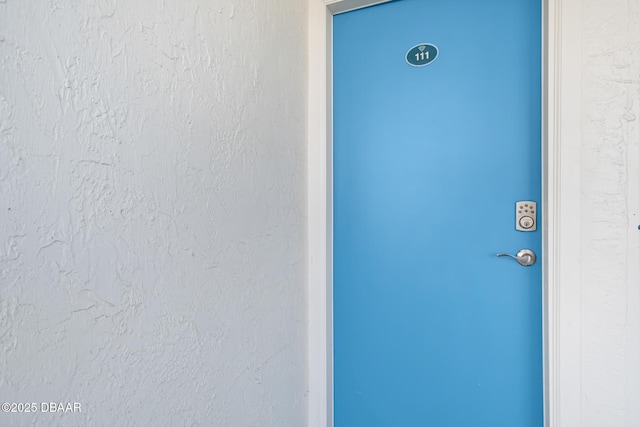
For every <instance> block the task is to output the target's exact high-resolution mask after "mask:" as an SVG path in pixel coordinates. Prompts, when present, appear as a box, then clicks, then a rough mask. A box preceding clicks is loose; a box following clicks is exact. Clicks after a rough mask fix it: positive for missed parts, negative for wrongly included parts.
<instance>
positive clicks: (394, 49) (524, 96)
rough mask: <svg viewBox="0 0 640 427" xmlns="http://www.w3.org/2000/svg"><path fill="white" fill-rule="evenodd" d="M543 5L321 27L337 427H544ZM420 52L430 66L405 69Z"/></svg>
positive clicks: (471, 5)
mask: <svg viewBox="0 0 640 427" xmlns="http://www.w3.org/2000/svg"><path fill="white" fill-rule="evenodd" d="M540 10H541V6H540V3H539V1H532V0H527V1H519V2H514V1H512V0H508V1H507V0H490V1H484V2H477V1H472V0H448V1H440V0H438V1H425V0H398V1H395V2H391V3H387V4H384V5H379V6H375V7H370V8H367V9H363V10H359V11H355V12H349V13H346V14H342V15H337V16H335V17H334V148H333V150H334V159H333V163H334V171H333V175H334V349H335V350H334V352H335V353H334V365H335V378H334V385H335V425H336V427H358V426H367V427H375V426H385V427H386V426H389V427H391V426H403V427H408V426H436V427H446V426H452V427H453V426H455V427H467V426H469V427H471V426H492V427H496V426H509V427H518V426H526V427H528V426H542V425H543V411H542V407H543V406H542V405H543V388H542V387H543V386H542V378H543V374H542V311H541V301H542V293H541V288H542V287H541V265H540V262H538V263H536V264H535V265H533V266H532V267H522V266H520V265H519V264H518V263H517V262H515V261H514V260H512V259H509V258H497V257H496V254H497V253H499V252H510V253H513V254H515V253H516V252H517V251H518V250H520V249H522V248H529V249H532V250H534V251H535V252H536V253H537V254H538V255H540V250H541V242H540V240H541V232H540V230H541V224H540V219H541V218H540V215H537V217H538V231H535V232H519V231H516V230H515V203H516V201H518V200H534V201H537V202H538V210H539V211H541V207H542V206H541V203H540V202H541V200H540V188H541V181H540V151H541V149H540V140H541V134H540V128H541V114H540V110H541V105H540V93H541V87H540V79H541V76H540V69H541V65H540V58H541V48H540V38H541V35H540V27H541V15H540ZM419 43H432V44H435V45H436V46H437V47H438V48H439V56H438V58H437V59H436V60H435V61H434V62H432V63H431V64H430V65H428V66H425V67H419V68H418V67H412V66H409V65H408V64H407V63H406V61H405V53H406V52H407V51H408V50H409V48H411V47H412V46H415V45H416V44H419Z"/></svg>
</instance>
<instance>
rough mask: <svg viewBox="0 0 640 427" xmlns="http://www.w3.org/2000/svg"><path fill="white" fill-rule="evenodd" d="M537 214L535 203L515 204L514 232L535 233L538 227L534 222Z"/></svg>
mask: <svg viewBox="0 0 640 427" xmlns="http://www.w3.org/2000/svg"><path fill="white" fill-rule="evenodd" d="M537 214H538V208H537V206H536V202H532V201H529V200H525V201H522V202H516V230H518V231H536V229H537V225H538V221H536V216H537Z"/></svg>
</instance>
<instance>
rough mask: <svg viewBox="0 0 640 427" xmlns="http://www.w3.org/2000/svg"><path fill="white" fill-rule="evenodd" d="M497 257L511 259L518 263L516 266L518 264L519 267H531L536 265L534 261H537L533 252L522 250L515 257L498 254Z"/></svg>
mask: <svg viewBox="0 0 640 427" xmlns="http://www.w3.org/2000/svg"><path fill="white" fill-rule="evenodd" d="M497 256H499V257H501V256H508V257H511V258H513V259H515V260H516V261H518V264H520V265H522V266H524V267H531V266H532V265H533V264H535V263H536V259H537V257H536V254H535V252H533V251H532V250H531V249H522V250H521V251H520V252H518V253H517V254H516V255H511V254H498V255H497Z"/></svg>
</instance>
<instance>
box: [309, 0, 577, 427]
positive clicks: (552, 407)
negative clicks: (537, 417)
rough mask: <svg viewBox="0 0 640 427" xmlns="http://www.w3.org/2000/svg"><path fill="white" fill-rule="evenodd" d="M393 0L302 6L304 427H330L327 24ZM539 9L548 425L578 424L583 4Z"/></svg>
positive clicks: (548, 4) (564, 2) (556, 0)
mask: <svg viewBox="0 0 640 427" xmlns="http://www.w3.org/2000/svg"><path fill="white" fill-rule="evenodd" d="M387 1H390V0H308V7H309V39H308V43H309V44H308V49H309V57H308V59H309V64H308V67H309V93H308V96H309V99H308V102H309V103H308V128H307V129H308V135H307V140H308V157H307V159H308V182H307V185H308V187H307V191H308V200H307V202H308V205H307V211H308V229H307V232H308V235H307V238H308V260H307V262H308V286H309V288H308V316H309V317H308V334H309V335H308V378H307V380H308V387H309V394H308V420H309V422H308V425H309V427H332V426H333V345H332V344H333V324H332V318H333V312H332V300H333V295H332V286H333V284H332V256H331V254H332V225H333V224H332V212H333V206H332V197H331V191H332V188H333V182H332V173H331V171H332V164H331V159H332V51H331V46H332V17H333V15H334V14H337V13H342V12H346V11H349V10H354V9H358V8H362V7H367V6H372V5H374V4H379V3H384V2H387ZM542 2H543V59H542V64H543V70H542V71H543V72H542V75H543V94H542V105H543V112H542V117H543V123H542V135H543V144H542V146H543V148H542V151H543V152H542V181H543V184H542V186H543V188H542V202H543V203H542V205H543V210H542V224H543V228H542V231H543V237H542V239H543V253H542V257H541V258H542V262H543V291H544V292H543V296H544V300H543V322H544V332H543V334H544V336H543V348H544V394H545V404H544V406H545V426H546V427H560V426H562V427H574V426H575V427H577V426H579V425H581V420H580V410H581V408H580V401H581V395H580V382H581V377H580V304H579V301H580V286H579V284H580V208H579V207H580V202H581V199H580V178H581V177H580V137H581V101H582V98H581V96H582V92H581V87H582V44H581V32H582V8H581V0H542Z"/></svg>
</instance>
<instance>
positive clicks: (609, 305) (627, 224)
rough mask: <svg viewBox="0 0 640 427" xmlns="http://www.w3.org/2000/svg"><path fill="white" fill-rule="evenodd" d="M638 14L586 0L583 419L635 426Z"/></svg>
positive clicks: (639, 402)
mask: <svg viewBox="0 0 640 427" xmlns="http://www.w3.org/2000/svg"><path fill="white" fill-rule="evenodd" d="M639 14H640V1H638V0H606V1H604V0H584V1H583V55H582V56H583V90H582V105H583V110H582V119H583V122H582V123H583V124H582V131H583V132H582V133H583V137H582V156H581V158H582V160H581V163H582V184H581V185H582V207H581V221H582V231H581V236H582V242H581V247H582V250H581V261H582V279H581V325H582V333H581V378H582V384H581V396H582V402H581V407H582V410H581V411H582V420H581V422H580V424H579V425H581V426H584V427H604V426H606V427H623V426H624V427H637V426H640V229H639V225H640V211H639V204H640V167H639V166H640V154H639V146H640V143H639V141H640V124H639V121H640V15H639ZM576 425H578V424H576Z"/></svg>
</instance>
